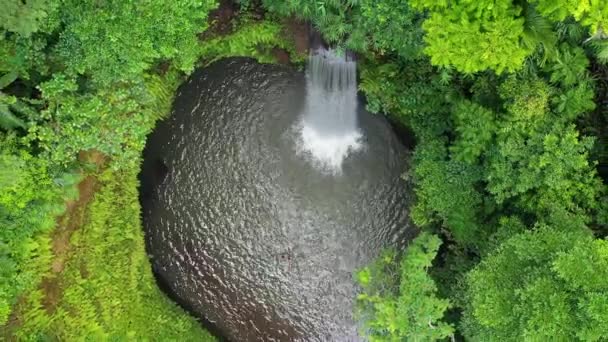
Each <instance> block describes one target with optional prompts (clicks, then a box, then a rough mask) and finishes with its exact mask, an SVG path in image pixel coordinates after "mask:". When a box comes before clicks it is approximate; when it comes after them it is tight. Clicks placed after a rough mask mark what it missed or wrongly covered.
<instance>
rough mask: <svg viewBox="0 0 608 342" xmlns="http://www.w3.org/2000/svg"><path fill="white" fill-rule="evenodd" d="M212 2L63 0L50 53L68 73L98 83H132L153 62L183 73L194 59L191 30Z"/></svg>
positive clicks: (196, 27)
mask: <svg viewBox="0 0 608 342" xmlns="http://www.w3.org/2000/svg"><path fill="white" fill-rule="evenodd" d="M215 6H216V2H215V0H204V1H196V0H182V1H171V2H166V1H146V2H137V3H135V2H130V1H103V2H100V1H94V0H90V1H88V0H87V1H82V0H69V1H65V2H64V4H63V5H62V6H61V20H62V22H63V23H64V25H65V27H64V29H63V31H62V34H61V38H60V40H59V42H58V43H57V45H56V46H55V47H54V49H53V50H54V51H53V56H52V57H53V58H57V59H58V60H59V61H60V63H62V64H63V65H64V66H65V72H66V73H67V74H68V75H70V76H73V75H79V74H80V75H87V76H89V77H91V79H92V81H93V82H94V83H96V84H100V85H109V84H111V83H113V82H117V81H120V82H129V81H132V80H135V81H137V80H138V79H139V78H140V77H141V74H142V73H143V72H144V71H146V70H148V69H150V67H151V66H152V65H153V63H154V62H156V61H158V60H163V61H168V60H171V61H172V62H173V63H172V64H173V65H174V66H175V67H176V68H177V69H179V70H182V71H185V72H189V71H191V70H192V69H193V67H194V63H195V62H196V60H197V57H198V51H197V47H198V42H197V39H198V38H197V35H196V34H197V33H198V32H201V31H204V30H205V28H206V27H205V25H206V22H205V19H206V17H207V13H208V12H209V11H210V10H211V9H213V8H214V7H215ZM117 14H119V15H117Z"/></svg>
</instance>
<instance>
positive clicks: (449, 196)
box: [411, 139, 483, 246]
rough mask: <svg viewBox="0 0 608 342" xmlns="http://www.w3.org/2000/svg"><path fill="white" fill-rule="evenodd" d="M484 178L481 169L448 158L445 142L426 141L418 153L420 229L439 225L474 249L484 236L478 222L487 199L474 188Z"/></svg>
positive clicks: (415, 218)
mask: <svg viewBox="0 0 608 342" xmlns="http://www.w3.org/2000/svg"><path fill="white" fill-rule="evenodd" d="M480 179H481V169H480V168H479V167H477V166H471V165H469V164H467V163H464V162H459V161H457V160H454V159H448V153H447V149H446V148H445V146H444V144H442V142H441V140H439V139H438V140H433V141H429V142H427V141H425V142H424V143H423V144H422V145H421V146H420V147H418V148H417V149H416V151H415V153H414V182H415V183H416V189H415V191H416V199H417V201H416V205H415V206H414V208H413V209H412V213H411V217H412V219H413V221H414V223H416V225H418V226H420V227H431V226H432V224H433V223H439V224H440V225H443V226H445V227H447V228H448V230H449V231H450V233H451V234H452V235H453V238H454V239H455V240H456V241H458V242H459V243H462V244H463V245H468V246H474V245H475V244H476V243H478V242H479V241H480V240H481V239H480V235H482V236H483V232H482V226H481V225H480V222H479V221H478V218H479V217H480V212H479V209H480V206H481V203H482V200H483V199H482V196H481V194H480V193H479V192H478V191H477V190H476V189H475V186H474V185H475V183H476V182H478V181H479V180H480Z"/></svg>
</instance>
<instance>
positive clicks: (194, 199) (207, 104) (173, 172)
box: [142, 58, 411, 341]
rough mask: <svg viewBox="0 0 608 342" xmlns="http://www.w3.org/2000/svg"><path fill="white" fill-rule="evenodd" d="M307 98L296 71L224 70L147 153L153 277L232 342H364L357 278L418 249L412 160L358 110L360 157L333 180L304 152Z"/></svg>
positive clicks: (237, 64) (192, 83) (244, 64)
mask: <svg viewBox="0 0 608 342" xmlns="http://www.w3.org/2000/svg"><path fill="white" fill-rule="evenodd" d="M306 84H307V83H306V81H305V76H304V74H303V73H302V72H299V71H296V70H294V69H291V68H288V67H282V66H276V65H260V64H258V63H256V62H254V61H252V60H249V59H242V58H236V59H228V60H223V61H220V62H217V63H215V64H213V65H211V66H210V67H208V68H206V69H202V70H198V71H197V72H195V73H194V74H193V75H192V76H191V78H190V79H189V80H188V81H187V82H186V83H185V84H184V85H183V86H182V87H181V88H180V90H179V93H178V96H177V98H176V100H175V103H174V110H173V114H172V116H171V118H170V119H168V120H166V121H165V122H163V123H161V124H160V125H159V126H158V128H157V129H156V130H155V132H154V133H153V134H152V135H151V136H150V138H149V141H148V146H147V148H146V153H145V163H144V171H143V173H142V180H143V182H142V204H143V209H144V210H143V218H144V227H145V232H146V239H147V247H148V252H149V254H150V256H151V258H152V264H153V266H154V269H155V271H156V272H157V274H158V276H159V277H160V278H161V279H162V281H163V282H164V283H166V284H167V286H168V287H169V290H170V291H171V292H172V293H173V294H174V295H175V296H176V297H177V298H178V299H179V301H180V302H181V303H183V304H185V305H186V306H188V307H189V308H191V309H192V310H193V311H194V312H195V313H196V314H197V315H199V317H201V318H205V319H206V320H208V321H210V322H212V323H213V324H214V325H215V326H217V329H218V330H219V331H220V332H221V334H223V335H224V336H225V337H226V338H228V339H230V340H232V341H298V340H302V341H325V340H332V341H349V340H350V341H352V340H357V339H358V337H357V324H356V322H355V321H354V319H353V315H352V312H353V303H354V297H355V295H356V290H357V288H356V286H355V283H354V282H353V276H352V274H353V271H354V270H355V269H357V268H359V267H362V266H363V265H365V264H366V263H368V262H369V261H371V260H372V259H373V257H375V256H377V255H378V253H379V251H380V250H381V249H382V248H383V247H385V246H389V245H393V244H402V243H403V242H404V241H405V240H406V239H407V238H408V237H409V235H411V230H410V229H408V228H407V227H408V222H407V211H406V210H407V204H408V202H409V198H408V195H407V194H408V191H407V189H406V185H405V183H404V181H403V180H401V178H400V174H401V173H402V172H403V171H404V168H405V161H406V157H407V155H406V150H405V148H404V147H403V146H402V145H401V143H400V142H399V141H398V140H397V138H396V137H395V135H394V133H393V131H392V130H391V128H390V126H389V125H388V124H387V123H386V122H385V120H384V119H382V118H381V117H379V116H373V115H371V114H368V113H367V112H365V111H364V110H363V109H362V107H363V106H362V105H359V106H358V109H355V110H358V113H357V115H358V120H357V121H358V125H359V126H360V127H359V132H360V135H361V138H360V140H359V142H358V144H359V146H360V147H359V148H358V149H357V150H356V151H354V152H352V153H350V154H349V155H348V156H347V157H346V159H345V160H344V161H343V163H342V165H341V172H340V173H339V174H336V173H328V172H324V171H323V170H322V169H319V168H318V167H317V165H316V163H315V162H314V158H312V157H311V156H310V155H307V154H306V153H301V152H299V151H302V147H301V146H299V144H301V143H302V139H301V132H300V131H299V129H301V125H300V124H299V123H300V122H301V121H302V115H303V113H304V112H305V111H306V109H305V107H308V106H307V105H306V99H307V94H309V92H308V91H307V86H306ZM309 100H310V99H309ZM319 110H323V108H322V107H320V108H319ZM326 114H327V115H331V114H332V113H326Z"/></svg>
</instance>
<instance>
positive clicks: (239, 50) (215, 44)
mask: <svg viewBox="0 0 608 342" xmlns="http://www.w3.org/2000/svg"><path fill="white" fill-rule="evenodd" d="M273 47H278V48H282V49H286V50H288V51H289V52H290V55H291V56H295V55H296V53H295V48H294V46H293V44H292V43H291V42H289V41H287V40H286V39H285V38H284V36H283V27H282V26H281V25H280V24H279V23H277V22H272V21H262V22H253V21H250V20H241V22H239V24H238V25H237V28H236V29H235V30H234V32H233V33H231V34H229V35H227V36H220V37H214V38H211V39H208V40H206V41H205V44H203V45H202V46H201V49H200V55H201V57H202V58H203V60H204V61H205V63H207V64H210V63H212V62H214V61H216V60H219V59H222V58H226V57H234V56H248V57H253V58H255V59H257V60H258V61H259V62H260V63H273V62H276V60H275V57H274V56H273V55H272V51H271V50H272V48H273Z"/></svg>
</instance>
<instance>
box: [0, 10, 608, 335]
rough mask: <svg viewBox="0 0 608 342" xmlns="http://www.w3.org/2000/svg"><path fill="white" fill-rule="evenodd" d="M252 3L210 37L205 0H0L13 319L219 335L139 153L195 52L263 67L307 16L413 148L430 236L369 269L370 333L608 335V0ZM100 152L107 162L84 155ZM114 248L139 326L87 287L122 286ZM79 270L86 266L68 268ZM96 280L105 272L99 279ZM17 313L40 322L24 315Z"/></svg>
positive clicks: (48, 330) (4, 241)
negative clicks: (180, 283)
mask: <svg viewBox="0 0 608 342" xmlns="http://www.w3.org/2000/svg"><path fill="white" fill-rule="evenodd" d="M239 5H240V6H241V10H240V11H239V13H238V14H239V15H238V16H237V18H236V19H235V22H234V25H233V26H234V27H233V33H232V34H228V35H226V36H219V35H215V36H214V35H212V38H211V39H209V38H206V39H204V40H201V39H200V36H199V34H200V33H202V32H203V31H205V30H206V29H207V28H208V21H207V17H208V15H209V13H210V11H211V10H212V9H213V8H215V7H216V6H217V4H216V3H215V1H212V0H204V1H194V0H179V1H173V2H167V1H161V0H153V1H112V0H109V1H93V0H90V1H89V0H84V1H71V0H31V1H20V0H0V8H2V9H3V10H2V11H0V29H1V30H2V33H1V34H0V139H1V140H2V143H1V145H0V229H1V230H0V329H2V328H3V327H4V328H5V329H6V330H7V331H8V330H9V328H10V329H12V330H11V332H10V333H11V334H15V335H16V336H26V337H29V338H36V337H37V336H38V337H50V338H59V339H61V338H64V339H65V338H77V337H81V338H82V337H87V336H88V337H95V336H97V337H99V336H105V337H106V338H128V336H149V337H152V338H154V337H158V336H166V338H169V339H171V338H172V337H171V336H180V335H179V334H181V336H189V337H188V338H184V339H192V340H200V339H201V338H202V337H203V336H205V338H208V336H207V335H205V333H204V332H202V330H200V328H197V327H196V322H193V321H192V320H191V319H189V318H188V317H186V316H185V315H184V314H183V313H182V312H179V310H177V309H176V308H175V307H173V306H172V305H171V304H169V303H168V302H167V301H166V299H164V298H163V297H162V296H161V295H160V293H159V292H158V290H157V289H155V288H154V285H153V280H152V278H151V276H150V270H149V264H147V261H146V260H145V257H144V251H143V242H142V240H141V227H140V225H141V223H140V222H139V220H138V217H139V212H138V211H139V207H138V204H137V199H136V196H134V192H135V188H136V187H137V182H136V181H135V175H136V174H137V172H138V169H139V160H140V155H141V150H142V148H143V146H144V143H145V136H146V134H147V133H149V132H150V130H151V129H152V128H153V127H154V123H155V122H156V120H158V119H160V118H162V117H163V116H164V115H166V114H167V113H168V109H169V106H170V101H171V99H172V94H173V92H174V90H175V87H176V86H177V84H178V83H179V80H180V79H181V75H182V74H184V73H189V72H190V71H192V70H193V68H194V67H195V66H196V64H197V62H198V61H199V60H200V59H203V61H205V60H206V61H210V60H214V59H217V58H221V57H225V56H234V55H247V56H254V57H257V58H259V59H261V60H263V61H271V60H272V58H268V56H267V54H265V53H264V51H266V50H265V48H264V47H268V46H270V47H272V46H278V47H282V48H285V49H288V50H289V49H290V44H289V42H286V41H285V40H284V38H283V37H282V35H281V34H280V29H281V28H280V22H281V20H283V19H284V18H288V17H292V16H298V17H300V18H301V19H304V20H309V21H311V22H312V23H313V24H314V25H315V27H316V28H317V29H318V30H319V31H320V32H321V33H322V34H323V35H324V37H325V38H326V39H327V40H328V41H330V42H331V43H332V44H335V45H337V46H339V47H342V48H348V49H351V50H354V51H356V52H357V53H358V54H359V56H360V63H359V67H360V68H359V69H360V76H361V82H360V89H361V90H362V91H363V92H364V94H365V95H366V97H367V100H368V108H369V109H370V110H371V111H374V112H382V113H387V115H390V116H392V117H393V118H394V119H396V120H399V121H401V122H403V123H404V124H406V125H408V126H409V127H410V128H411V129H412V130H413V132H414V134H415V136H416V139H417V146H416V148H415V151H414V153H413V161H412V166H411V169H410V170H404V172H405V174H404V177H405V178H406V179H408V180H410V181H412V182H413V183H414V186H415V193H416V201H415V203H414V204H413V208H412V212H411V218H412V220H413V221H414V223H416V225H417V226H418V227H420V229H421V230H422V233H421V234H420V236H419V237H418V238H417V239H415V240H414V241H413V242H412V243H411V245H410V247H409V248H408V249H407V250H405V251H389V252H387V253H386V254H385V255H383V256H381V257H380V258H379V259H378V261H377V262H375V263H374V264H372V265H370V266H368V267H366V268H364V269H363V270H361V271H360V272H358V274H357V277H356V278H357V280H358V281H359V282H360V284H361V285H362V293H361V295H360V296H359V297H358V308H357V312H358V313H359V317H360V318H361V319H362V320H363V321H364V322H365V324H364V328H363V329H362V332H361V333H362V334H365V335H368V336H369V337H370V339H372V340H377V341H400V340H441V339H449V338H450V337H455V338H466V339H470V340H479V341H510V340H514V341H515V340H547V339H556V340H583V341H600V340H605V339H608V324H605V322H606V321H608V299H607V298H608V242H607V241H606V235H607V233H608V228H607V225H608V203H607V197H606V196H607V195H606V185H605V182H603V181H602V179H601V178H600V177H599V175H598V172H597V169H598V166H599V167H600V168H602V167H603V168H606V167H607V166H608V164H607V163H608V114H607V112H608V105H607V103H608V99H607V93H608V66H607V65H606V63H607V62H608V33H607V32H606V31H604V30H605V28H606V27H608V3H607V2H605V1H600V0H580V1H579V0H575V1H574V0H572V1H571V0H529V1H524V0H522V1H508V0H504V1H503V0H498V1H490V0H480V1H468V0H454V1H434V0H410V1H405V0H374V1H372V0H327V1H318V0H292V1H283V0H262V1H254V0H249V1H239ZM249 12H255V13H258V14H259V13H264V15H263V18H264V19H259V18H260V16H259V15H256V16H250V15H249V14H248V13H249ZM251 18H253V19H251ZM87 151H89V152H90V151H97V152H99V153H101V154H102V155H103V156H104V158H105V159H106V160H108V162H107V163H104V165H97V167H94V165H93V166H92V165H91V163H90V162H86V161H84V159H83V158H82V153H83V152H87ZM79 155H80V156H81V158H78V156H79ZM100 169H101V170H100ZM88 175H91V176H94V177H96V179H98V182H99V187H100V190H98V194H99V195H98V197H96V198H95V200H94V201H92V202H91V204H90V205H89V206H88V208H87V209H86V210H85V214H86V215H89V216H90V217H91V220H88V222H89V223H88V226H87V227H89V228H87V229H86V230H83V232H85V231H86V232H88V233H87V234H88V235H85V236H80V235H78V234H77V235H75V236H77V241H75V242H74V243H75V244H79V245H78V246H79V248H78V250H79V251H82V252H80V253H82V254H80V255H76V256H73V257H72V259H71V261H70V262H69V263H68V266H67V270H66V271H65V272H64V274H62V275H53V274H51V271H50V265H51V263H52V259H53V251H52V250H51V244H52V242H51V240H52V237H53V232H54V230H55V229H58V228H56V227H57V226H58V224H57V217H58V216H59V215H61V214H62V213H63V212H64V211H65V204H64V202H65V201H66V200H67V199H69V198H74V197H76V196H77V195H76V191H75V184H76V183H78V182H79V180H81V179H82V178H83V177H85V176H88ZM117 184H120V186H119V185H117ZM121 188H124V189H126V190H125V191H119V190H118V189H121ZM113 205H114V206H115V207H113ZM115 208H120V209H121V210H117V209H115ZM125 208H126V209H125ZM108 211H112V212H117V213H120V217H108V216H107V212H108ZM125 222H128V224H125ZM83 224H84V223H83ZM127 226H128V227H129V228H128V229H127V228H125V227H127ZM104 228H106V230H107V232H106V233H104ZM79 234H80V233H79ZM137 236H139V237H137ZM101 241H104V242H103V243H101ZM96 244H98V245H99V247H98V248H91V245H96ZM104 244H105V245H104ZM125 244H127V245H128V246H130V247H128V248H134V249H135V250H137V251H139V252H137V253H136V254H134V256H137V258H136V259H137V260H140V261H138V264H137V265H139V266H137V267H138V269H137V270H134V269H128V266H127V264H126V261H124V260H123V259H121V258H128V257H127V256H121V255H120V254H116V255H113V254H112V253H113V252H112V251H113V250H114V249H113V247H116V246H123V247H124V246H127V245H125ZM103 253H110V254H103ZM100 255H108V256H112V257H113V258H114V259H113V260H115V262H116V265H117V266H116V267H115V268H114V269H115V272H116V273H117V274H118V276H122V275H125V276H127V275H128V274H131V275H136V274H143V276H137V277H141V279H142V280H141V281H140V282H139V283H138V282H135V283H133V284H132V285H131V286H133V287H134V288H136V289H137V290H136V291H133V293H134V296H135V297H133V298H135V300H134V299H133V298H125V299H124V303H125V304H122V305H125V307H123V309H121V310H123V311H125V312H127V311H128V312H134V313H135V312H140V310H146V308H148V309H149V310H150V315H151V316H153V317H156V319H157V321H158V322H164V323H163V324H158V325H155V327H154V328H155V329H149V328H150V325H149V324H147V322H146V320H145V317H146V315H141V317H139V318H133V320H134V323H129V324H130V325H127V324H126V323H125V324H122V323H121V322H120V320H121V319H125V320H127V319H129V317H128V316H125V317H123V318H120V319H119V320H118V321H110V320H107V317H109V316H107V315H112V314H113V312H112V310H113V309H112V308H113V306H112V305H110V304H109V303H108V301H109V299H108V298H104V297H103V296H101V297H95V296H97V295H95V296H93V293H99V291H97V290H96V289H97V288H96V287H95V286H101V288H104V287H103V286H106V285H103V284H111V282H112V279H105V278H103V277H101V274H102V273H104V272H105V271H102V270H103V265H102V264H103V263H99V262H98V261H99V257H100ZM131 258H133V256H132V257H131ZM121 260H123V261H121ZM76 261H78V263H85V264H88V265H89V267H90V270H89V273H91V274H92V276H91V277H90V278H86V277H85V278H82V276H81V275H80V276H79V275H78V274H77V273H74V270H75V269H76V268H71V267H70V265H76ZM120 265H123V266H120ZM74 267H77V266H74ZM121 267H123V268H124V269H121ZM129 272H130V273H129ZM97 276H100V277H101V278H96V277H97ZM57 277H60V278H61V277H64V278H65V279H64V280H65V281H69V280H74V279H79V281H78V282H76V281H74V283H78V284H80V285H78V286H70V287H68V288H66V289H65V295H64V297H65V300H64V301H63V302H62V303H63V304H62V305H59V308H57V309H56V310H55V311H53V310H44V309H43V308H41V307H42V306H43V305H42V303H43V302H44V298H43V297H44V296H45V293H44V291H42V290H41V286H40V284H41V282H42V281H43V280H44V279H55V278H57ZM104 277H105V276H104ZM93 279H102V280H99V281H101V283H100V282H98V281H97V280H95V284H97V285H95V286H88V285H87V284H93ZM137 279H140V278H137ZM103 281H106V282H107V283H103ZM100 284H101V285H100ZM107 286H110V285H107ZM108 288H110V287H108ZM41 291H42V292H41ZM91 296H93V297H91ZM137 298H139V299H137ZM142 298H146V301H151V302H145V305H144V304H143V303H144V301H142V300H141V299H142ZM150 298H152V299H150ZM81 299H82V300H84V302H83V303H87V300H88V301H89V302H90V303H98V304H97V305H101V306H102V307H103V310H102V312H104V314H103V315H101V314H100V313H99V312H96V311H95V310H94V309H93V308H94V306H91V307H90V308H89V307H88V306H87V304H83V306H82V308H80V311H79V312H78V313H74V312H73V310H74V305H76V306H77V304H70V303H77V302H79V301H80V300H81ZM85 299H86V300H85ZM99 303H101V304H99ZM150 303H152V304H150ZM114 310H116V308H115V307H114ZM19 315H22V316H24V317H28V319H27V320H26V321H27V322H28V323H27V324H24V325H23V326H21V327H20V326H18V324H15V321H18V319H17V318H18V316H19ZM61 315H63V316H61ZM58 317H61V319H57V318H58ZM59 321H63V322H66V324H65V325H61V324H59V325H58V323H57V322H59ZM123 323H124V322H123ZM11 325H15V326H11ZM74 326H78V327H81V329H80V330H76V331H74V329H70V327H74ZM129 327H130V328H129ZM0 331H1V330H0ZM70 334H76V335H70ZM133 334H136V335H133ZM172 334H178V335H172ZM0 336H2V334H1V333H0Z"/></svg>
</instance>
